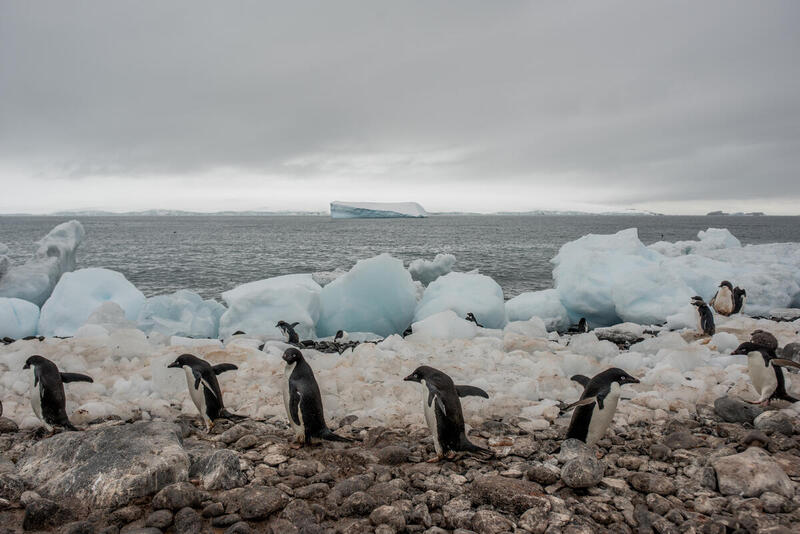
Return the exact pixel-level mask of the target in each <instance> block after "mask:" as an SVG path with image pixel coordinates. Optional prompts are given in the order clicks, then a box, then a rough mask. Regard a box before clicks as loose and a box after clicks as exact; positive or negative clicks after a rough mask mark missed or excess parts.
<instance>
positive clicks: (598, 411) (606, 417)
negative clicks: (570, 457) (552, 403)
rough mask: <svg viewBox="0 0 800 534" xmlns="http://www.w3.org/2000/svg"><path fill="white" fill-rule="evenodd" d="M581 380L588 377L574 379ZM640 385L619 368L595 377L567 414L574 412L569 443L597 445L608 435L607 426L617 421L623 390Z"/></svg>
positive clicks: (568, 435)
mask: <svg viewBox="0 0 800 534" xmlns="http://www.w3.org/2000/svg"><path fill="white" fill-rule="evenodd" d="M578 377H581V378H578ZM582 378H585V377H583V376H582V375H576V376H575V377H573V378H572V379H573V380H575V381H576V382H578V383H581V382H583V380H582ZM638 383H639V381H638V380H637V379H636V378H634V377H632V376H631V375H629V374H628V373H626V372H625V371H623V370H622V369H619V368H617V367H612V368H611V369H606V370H605V371H603V372H601V373H599V374H596V375H594V376H593V377H592V379H591V380H589V381H588V382H587V383H586V385H585V387H584V389H583V395H581V398H580V400H578V401H577V402H573V403H572V404H570V405H569V406H567V408H566V409H565V410H564V411H569V410H570V409H572V408H575V412H574V413H573V414H572V420H571V421H570V423H569V429H568V430H567V437H566V439H570V438H574V439H579V440H581V441H583V442H585V443H586V444H587V445H594V444H595V443H597V442H598V441H599V440H600V439H601V438H602V437H603V436H604V435H605V433H606V430H607V429H608V425H609V424H611V421H612V419H614V412H615V411H616V410H617V403H618V402H619V396H620V388H621V386H623V385H625V384H638Z"/></svg>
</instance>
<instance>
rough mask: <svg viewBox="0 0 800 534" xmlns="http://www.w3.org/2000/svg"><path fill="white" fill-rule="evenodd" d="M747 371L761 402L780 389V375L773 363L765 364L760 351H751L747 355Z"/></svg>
mask: <svg viewBox="0 0 800 534" xmlns="http://www.w3.org/2000/svg"><path fill="white" fill-rule="evenodd" d="M747 372H748V374H750V381H751V382H752V383H753V388H754V389H755V390H756V393H758V394H759V397H760V398H759V399H758V400H759V402H764V401H765V400H767V399H769V398H770V397H771V396H772V394H773V393H775V390H776V389H778V377H776V376H775V369H773V368H772V366H771V365H764V358H763V357H762V356H761V353H760V352H751V353H750V354H748V355H747Z"/></svg>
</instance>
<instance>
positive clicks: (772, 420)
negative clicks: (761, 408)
mask: <svg viewBox="0 0 800 534" xmlns="http://www.w3.org/2000/svg"><path fill="white" fill-rule="evenodd" d="M753 426H755V427H756V428H757V429H758V430H761V431H762V432H765V433H767V434H771V433H773V432H780V433H781V434H784V435H786V436H791V435H792V433H793V432H794V425H792V420H791V418H789V416H788V415H786V414H785V413H783V412H780V411H778V410H769V411H766V412H764V413H762V414H761V415H759V416H758V417H756V418H755V420H754V421H753Z"/></svg>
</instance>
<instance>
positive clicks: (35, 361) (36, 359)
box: [22, 354, 53, 369]
mask: <svg viewBox="0 0 800 534" xmlns="http://www.w3.org/2000/svg"><path fill="white" fill-rule="evenodd" d="M48 363H53V362H51V361H50V360H48V359H47V358H45V357H44V356H39V355H38V354H34V355H33V356H31V357H29V358H28V359H27V360H25V365H24V366H23V367H22V368H23V369H30V368H31V366H34V367H36V366H38V365H42V364H48Z"/></svg>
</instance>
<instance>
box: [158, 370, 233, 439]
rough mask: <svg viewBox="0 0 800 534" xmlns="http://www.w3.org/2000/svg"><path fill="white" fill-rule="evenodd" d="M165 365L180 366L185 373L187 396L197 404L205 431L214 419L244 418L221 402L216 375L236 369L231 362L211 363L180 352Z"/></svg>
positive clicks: (210, 427)
mask: <svg viewBox="0 0 800 534" xmlns="http://www.w3.org/2000/svg"><path fill="white" fill-rule="evenodd" d="M167 367H172V368H182V369H183V370H184V372H185V373H186V385H187V386H188V388H189V396H190V397H191V398H192V402H194V405H195V406H197V411H198V412H200V417H202V418H203V422H204V423H205V424H206V431H207V432H210V431H211V429H212V428H213V427H214V420H216V419H220V418H225V419H230V420H232V421H240V420H242V419H246V418H245V417H244V416H241V415H236V414H232V413H230V412H229V411H228V410H226V409H225V405H224V404H223V403H222V391H221V390H220V389H219V382H218V381H217V375H218V374H221V373H224V372H225V371H235V370H236V369H238V367H236V366H235V365H233V364H232V363H220V364H217V365H211V364H210V363H208V362H207V361H205V360H201V359H200V358H198V357H197V356H195V355H193V354H181V355H180V356H178V358H177V359H176V360H175V361H174V362H172V363H171V364H169V365H168V366H167Z"/></svg>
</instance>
